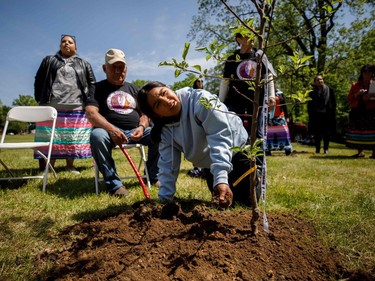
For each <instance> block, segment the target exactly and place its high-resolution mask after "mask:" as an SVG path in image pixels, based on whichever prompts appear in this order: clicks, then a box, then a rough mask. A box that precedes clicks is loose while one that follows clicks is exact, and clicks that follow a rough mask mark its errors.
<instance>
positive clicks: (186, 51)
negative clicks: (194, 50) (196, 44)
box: [182, 42, 190, 60]
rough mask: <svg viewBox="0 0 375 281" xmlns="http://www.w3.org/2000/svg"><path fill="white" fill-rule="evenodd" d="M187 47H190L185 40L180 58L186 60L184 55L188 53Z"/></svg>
mask: <svg viewBox="0 0 375 281" xmlns="http://www.w3.org/2000/svg"><path fill="white" fill-rule="evenodd" d="M189 48H190V43H189V42H186V43H185V47H184V52H183V53H182V58H183V59H184V60H186V56H187V54H188V52H189Z"/></svg>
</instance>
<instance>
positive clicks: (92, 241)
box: [35, 202, 375, 281]
mask: <svg viewBox="0 0 375 281" xmlns="http://www.w3.org/2000/svg"><path fill="white" fill-rule="evenodd" d="M267 217H268V222H269V230H270V231H269V232H265V231H264V230H263V222H262V221H263V219H262V217H261V220H260V222H259V232H258V234H257V235H256V236H252V235H251V230H250V223H249V222H250V219H251V210H248V209H247V210H246V209H240V210H237V209H232V210H224V211H220V210H213V209H212V208H210V207H208V206H205V205H204V204H202V203H201V202H200V203H199V204H194V202H189V203H186V202H185V203H181V202H180V203H178V204H168V205H165V206H162V205H160V204H159V205H158V204H155V203H139V204H136V205H134V206H133V208H132V209H131V210H126V211H124V212H123V213H120V214H117V215H115V216H111V217H107V218H103V219H100V220H94V221H86V222H82V223H80V224H77V225H73V226H69V227H67V228H66V229H64V231H62V232H61V234H60V236H59V237H58V239H59V243H60V246H59V247H58V249H49V250H45V251H44V252H43V253H41V254H40V255H38V256H37V257H36V259H35V266H36V267H37V268H43V267H44V266H45V264H46V263H47V262H50V263H51V264H52V268H50V270H49V271H48V272H47V273H43V274H41V275H39V276H37V277H36V279H38V280H137V281H138V280H205V281H207V280H208V281H209V280H249V281H250V280H251V281H254V280H314V281H327V280H341V279H344V280H351V281H353V280H362V281H367V280H375V279H374V275H372V273H371V272H369V271H361V270H359V271H355V272H353V271H352V272H351V271H349V270H346V269H345V268H344V267H343V255H342V254H340V253H339V252H337V251H335V250H334V249H332V248H329V247H326V246H324V245H323V244H322V242H321V241H320V240H319V239H318V238H317V233H316V231H315V229H314V227H313V226H312V224H311V223H309V222H308V221H306V220H304V219H301V218H298V217H295V216H293V215H290V214H267Z"/></svg>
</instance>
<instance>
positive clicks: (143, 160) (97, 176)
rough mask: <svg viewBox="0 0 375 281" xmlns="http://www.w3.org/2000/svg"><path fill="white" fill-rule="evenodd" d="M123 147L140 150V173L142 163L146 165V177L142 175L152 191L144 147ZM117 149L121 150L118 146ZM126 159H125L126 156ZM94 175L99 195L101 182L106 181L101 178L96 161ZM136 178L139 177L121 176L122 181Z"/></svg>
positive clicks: (138, 145)
mask: <svg viewBox="0 0 375 281" xmlns="http://www.w3.org/2000/svg"><path fill="white" fill-rule="evenodd" d="M122 147H123V148H124V149H129V148H137V149H138V151H139V153H140V160H139V164H138V171H139V172H140V169H141V166H142V163H144V169H145V175H142V178H143V179H145V180H146V182H147V188H148V189H150V188H151V182H150V177H149V175H148V170H147V166H146V161H147V157H146V153H145V148H144V145H142V144H139V143H137V144H123V145H122ZM115 149H120V148H119V147H118V146H116V147H115ZM124 157H125V155H124ZM125 158H126V157H125ZM94 174H95V192H96V194H99V182H102V181H104V179H103V178H102V177H100V173H99V169H98V166H97V165H96V163H95V161H94ZM134 178H135V179H137V176H136V175H133V176H120V179H121V180H124V179H134Z"/></svg>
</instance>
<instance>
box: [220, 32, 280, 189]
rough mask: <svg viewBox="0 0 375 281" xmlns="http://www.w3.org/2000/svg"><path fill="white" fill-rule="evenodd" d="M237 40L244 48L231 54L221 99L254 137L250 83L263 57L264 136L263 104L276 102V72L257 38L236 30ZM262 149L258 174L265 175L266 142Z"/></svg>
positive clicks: (260, 132) (261, 132) (261, 128)
mask: <svg viewBox="0 0 375 281" xmlns="http://www.w3.org/2000/svg"><path fill="white" fill-rule="evenodd" d="M235 40H236V43H237V44H238V45H239V47H240V48H239V49H237V50H236V51H235V52H234V54H232V55H231V56H229V57H228V59H227V60H226V62H225V65H224V72H223V78H225V79H223V80H222V81H221V84H220V90H219V99H220V101H221V102H223V103H224V104H225V105H226V106H227V108H228V110H229V111H233V112H235V113H236V114H238V115H239V116H240V118H241V119H242V122H243V124H244V127H245V128H246V130H247V133H248V135H249V136H250V135H251V124H252V116H253V114H254V112H253V103H254V100H255V90H254V89H251V87H250V85H249V83H251V81H254V80H255V77H256V69H257V60H258V59H259V60H260V59H261V61H262V72H261V77H262V80H263V81H265V83H264V84H263V85H261V91H260V96H259V109H258V118H257V120H256V121H257V122H256V124H257V128H256V129H257V130H256V132H257V134H256V138H257V139H264V138H265V137H266V136H265V129H266V127H267V122H266V121H265V119H266V116H264V115H266V114H267V113H264V112H265V111H264V110H263V109H264V108H263V106H268V107H271V106H274V105H275V87H274V77H275V76H276V72H275V70H274V68H273V66H272V64H271V63H270V62H269V60H268V59H267V56H266V55H265V54H264V53H263V51H262V50H260V49H256V48H254V45H255V42H254V40H253V39H251V38H249V37H247V36H243V35H242V34H241V33H236V34H235ZM266 95H267V97H268V99H267V101H266V103H267V102H268V104H265V102H264V97H265V96H266ZM267 111H268V109H267ZM260 149H261V151H262V153H261V154H258V155H257V156H256V165H257V174H258V175H259V176H258V177H261V176H262V178H265V177H264V175H265V171H266V170H265V161H264V154H265V144H261V147H260ZM259 182H260V181H259ZM264 182H265V181H263V183H264Z"/></svg>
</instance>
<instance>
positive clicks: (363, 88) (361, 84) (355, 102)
mask: <svg viewBox="0 0 375 281" xmlns="http://www.w3.org/2000/svg"><path fill="white" fill-rule="evenodd" d="M374 83H375V65H371V64H366V65H364V66H363V67H362V68H361V73H360V75H359V77H358V80H357V81H356V82H354V83H353V84H352V87H351V88H350V91H349V95H348V101H349V104H350V108H351V111H350V112H349V128H348V131H347V133H346V146H347V147H350V148H355V149H357V153H356V154H354V155H353V156H352V157H354V158H363V157H365V154H364V153H363V150H365V149H369V150H372V155H371V156H370V158H372V159H375V100H374V99H375V90H374V92H373V90H372V88H375V87H374V86H375V84H374ZM370 86H371V87H370ZM370 95H373V96H374V97H372V100H371V99H368V97H370Z"/></svg>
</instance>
